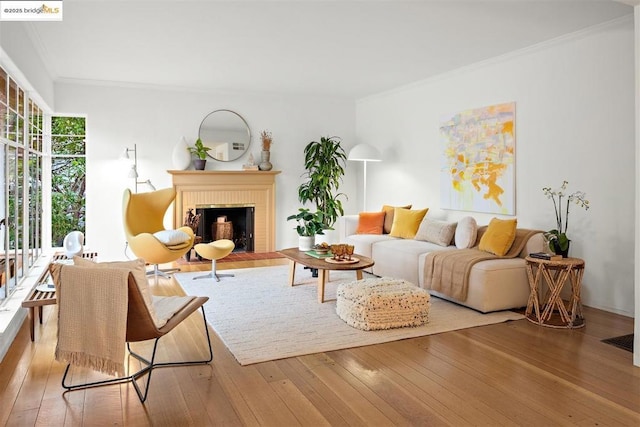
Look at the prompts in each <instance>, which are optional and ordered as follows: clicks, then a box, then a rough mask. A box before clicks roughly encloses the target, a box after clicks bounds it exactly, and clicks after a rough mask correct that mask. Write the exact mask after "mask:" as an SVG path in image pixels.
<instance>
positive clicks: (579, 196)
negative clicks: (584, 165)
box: [542, 181, 590, 251]
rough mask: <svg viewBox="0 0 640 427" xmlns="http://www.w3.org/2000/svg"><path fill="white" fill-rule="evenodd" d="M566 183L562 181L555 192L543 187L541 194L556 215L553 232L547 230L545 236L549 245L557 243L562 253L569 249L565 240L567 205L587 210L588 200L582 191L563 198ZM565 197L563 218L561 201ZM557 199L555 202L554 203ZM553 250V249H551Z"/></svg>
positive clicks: (567, 183)
mask: <svg viewBox="0 0 640 427" xmlns="http://www.w3.org/2000/svg"><path fill="white" fill-rule="evenodd" d="M568 185H569V182H568V181H562V185H561V186H560V188H559V189H557V190H552V189H551V188H550V187H543V188H542V192H543V193H544V195H545V196H547V198H548V199H551V200H552V201H553V208H554V210H555V213H556V226H557V228H556V229H554V230H549V231H548V232H547V233H545V234H546V236H547V238H548V239H549V242H550V244H553V243H554V241H557V244H558V247H559V248H560V249H561V250H562V251H566V250H567V249H569V239H568V238H567V234H566V233H567V228H568V227H569V205H571V204H572V203H575V204H576V205H578V206H580V207H582V208H584V209H585V210H589V207H590V206H589V200H587V199H586V196H587V195H586V193H585V192H584V191H576V192H574V193H571V194H569V196H565V192H566V190H567V186H568ZM565 197H566V202H565V203H566V209H565V211H564V218H563V216H562V199H563V198H565ZM556 198H557V201H556ZM552 249H553V248H552Z"/></svg>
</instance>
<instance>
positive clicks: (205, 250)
mask: <svg viewBox="0 0 640 427" xmlns="http://www.w3.org/2000/svg"><path fill="white" fill-rule="evenodd" d="M235 247H236V245H235V244H234V243H233V242H232V241H231V240H227V239H220V240H215V241H213V242H211V243H199V244H197V245H195V246H194V249H195V250H196V253H197V254H198V255H200V256H201V257H202V258H206V259H210V260H211V273H209V274H206V275H204V276H197V277H194V278H193V280H195V279H213V278H214V277H215V278H216V281H217V282H219V281H220V277H233V274H218V273H217V272H216V260H218V259H222V258H224V257H226V256H227V255H229V254H230V253H231V251H233V249H234V248H235Z"/></svg>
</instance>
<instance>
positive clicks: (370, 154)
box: [348, 144, 382, 162]
mask: <svg viewBox="0 0 640 427" xmlns="http://www.w3.org/2000/svg"><path fill="white" fill-rule="evenodd" d="M348 159H349V160H357V161H361V162H362V161H364V162H379V161H381V160H382V156H381V155H380V151H378V149H377V148H376V147H372V146H371V145H369V144H358V145H356V146H355V147H353V148H352V149H351V151H349V156H348Z"/></svg>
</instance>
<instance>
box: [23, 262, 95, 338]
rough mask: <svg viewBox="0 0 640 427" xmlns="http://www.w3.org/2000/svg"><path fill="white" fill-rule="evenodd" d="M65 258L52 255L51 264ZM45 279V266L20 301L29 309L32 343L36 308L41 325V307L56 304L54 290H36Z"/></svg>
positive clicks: (47, 276) (46, 276) (46, 274)
mask: <svg viewBox="0 0 640 427" xmlns="http://www.w3.org/2000/svg"><path fill="white" fill-rule="evenodd" d="M97 257H98V254H97V253H96V252H86V253H83V254H82V258H88V259H92V260H95V259H96V258H97ZM66 258H67V257H66V256H65V255H64V254H62V253H56V254H55V255H53V258H52V259H51V262H56V261H60V260H63V259H66ZM47 279H49V266H47V269H46V270H45V271H43V272H42V274H41V275H40V277H38V280H37V281H36V284H35V286H34V288H33V290H32V291H31V293H30V294H29V296H28V297H27V298H25V300H24V301H22V306H23V307H24V308H28V309H29V333H30V334H31V341H34V332H35V331H34V328H35V323H36V318H35V311H36V307H37V308H38V316H39V318H40V324H41V325H42V307H44V306H45V305H53V304H55V303H56V292H55V289H52V290H51V291H41V290H38V289H36V288H37V287H38V286H40V285H43V284H45V283H46V282H47Z"/></svg>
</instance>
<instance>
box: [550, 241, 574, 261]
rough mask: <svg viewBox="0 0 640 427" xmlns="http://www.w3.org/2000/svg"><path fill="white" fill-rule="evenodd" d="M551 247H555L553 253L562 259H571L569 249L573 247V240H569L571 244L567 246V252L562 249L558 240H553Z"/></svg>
mask: <svg viewBox="0 0 640 427" xmlns="http://www.w3.org/2000/svg"><path fill="white" fill-rule="evenodd" d="M551 245H552V246H553V252H555V254H556V255H562V258H568V257H569V248H570V247H571V240H569V242H568V244H567V250H565V251H563V250H562V249H560V245H558V241H557V240H553V241H552V242H551Z"/></svg>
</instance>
